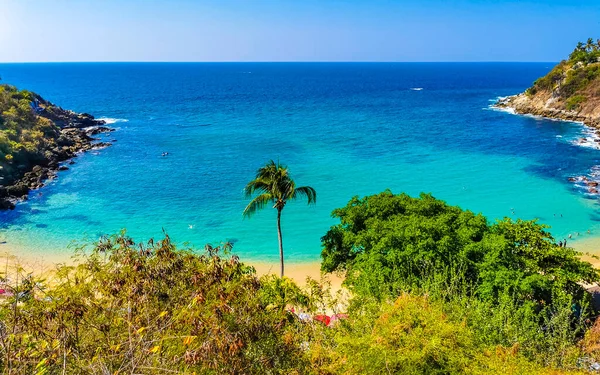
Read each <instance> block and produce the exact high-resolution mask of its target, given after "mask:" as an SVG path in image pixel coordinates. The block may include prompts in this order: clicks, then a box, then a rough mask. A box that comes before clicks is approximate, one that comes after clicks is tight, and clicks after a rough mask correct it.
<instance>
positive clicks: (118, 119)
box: [96, 117, 129, 125]
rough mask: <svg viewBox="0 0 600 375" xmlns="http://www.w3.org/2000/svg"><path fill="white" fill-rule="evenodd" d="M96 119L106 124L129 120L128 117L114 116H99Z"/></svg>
mask: <svg viewBox="0 0 600 375" xmlns="http://www.w3.org/2000/svg"><path fill="white" fill-rule="evenodd" d="M96 120H102V121H104V122H105V123H106V125H110V124H115V123H117V122H128V121H129V120H127V119H126V118H113V117H99V118H97V119H96Z"/></svg>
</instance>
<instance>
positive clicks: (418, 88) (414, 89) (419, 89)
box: [410, 87, 423, 91]
mask: <svg viewBox="0 0 600 375" xmlns="http://www.w3.org/2000/svg"><path fill="white" fill-rule="evenodd" d="M410 89H411V90H413V91H421V90H423V88H422V87H411V88H410Z"/></svg>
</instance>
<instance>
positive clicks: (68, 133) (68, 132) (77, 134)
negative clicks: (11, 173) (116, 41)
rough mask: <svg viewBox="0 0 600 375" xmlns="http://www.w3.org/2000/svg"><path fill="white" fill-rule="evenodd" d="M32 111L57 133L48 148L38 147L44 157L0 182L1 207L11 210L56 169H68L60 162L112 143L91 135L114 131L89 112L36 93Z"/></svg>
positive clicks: (55, 174)
mask: <svg viewBox="0 0 600 375" xmlns="http://www.w3.org/2000/svg"><path fill="white" fill-rule="evenodd" d="M32 111H34V112H35V113H36V116H40V117H44V118H47V119H49V120H50V121H52V122H53V123H54V124H55V125H56V126H58V128H59V129H60V135H59V136H58V138H56V139H54V142H52V144H53V146H52V147H51V148H48V149H44V150H40V153H42V154H43V160H41V161H40V162H39V163H37V164H36V165H33V166H30V167H28V168H27V169H24V170H22V171H21V177H20V178H18V179H17V180H15V181H12V182H11V183H10V184H9V185H8V186H3V185H0V209H13V208H14V207H15V204H16V203H17V202H18V201H21V200H26V199H27V197H28V194H29V192H30V191H31V190H33V189H38V188H40V187H42V186H44V184H45V183H46V182H47V181H49V180H52V179H54V178H55V177H56V176H57V173H58V171H64V170H68V169H69V168H68V167H66V166H64V165H62V164H63V163H64V162H68V163H69V164H73V161H70V159H72V158H74V157H75V156H77V154H79V153H81V152H84V151H88V150H92V149H101V148H105V147H108V146H110V145H111V143H108V142H98V140H97V139H95V138H93V137H92V136H94V135H97V134H100V133H107V132H111V131H113V130H114V129H111V128H109V127H106V126H105V124H106V123H105V122H104V121H102V120H97V119H95V118H94V117H93V116H92V115H89V114H87V113H76V112H73V111H69V110H64V109H62V108H60V107H58V106H55V105H54V104H52V103H50V102H48V101H45V100H44V99H43V98H41V97H40V96H38V95H36V96H35V102H34V103H33V104H32Z"/></svg>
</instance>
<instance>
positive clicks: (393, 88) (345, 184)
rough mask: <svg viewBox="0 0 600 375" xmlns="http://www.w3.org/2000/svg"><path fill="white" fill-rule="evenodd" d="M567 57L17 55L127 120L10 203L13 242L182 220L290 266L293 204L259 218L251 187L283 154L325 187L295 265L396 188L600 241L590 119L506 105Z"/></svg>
mask: <svg viewBox="0 0 600 375" xmlns="http://www.w3.org/2000/svg"><path fill="white" fill-rule="evenodd" d="M553 65H554V63H61V64H0V76H1V77H2V82H4V83H9V84H12V85H15V86H17V87H19V88H22V89H28V90H32V91H35V92H37V93H39V94H41V95H42V96H43V97H44V98H46V99H48V100H50V101H52V102H54V103H55V104H57V105H60V106H62V107H63V108H67V109H72V110H75V111H78V112H87V113H90V114H92V115H94V116H96V117H97V118H103V119H106V120H107V122H108V123H109V124H110V126H112V127H115V128H116V129H117V130H116V131H115V132H114V133H112V134H110V135H109V136H108V139H115V140H116V142H115V143H114V145H113V146H111V147H109V148H106V149H103V150H99V151H94V152H89V153H86V154H83V155H81V156H80V157H78V158H77V159H76V160H75V161H76V163H75V164H74V165H70V166H69V167H70V169H69V170H68V171H64V172H59V176H58V178H57V179H55V180H53V181H52V182H50V183H49V184H48V185H47V186H46V187H44V188H42V189H41V190H38V191H33V192H32V193H31V194H30V199H29V201H27V202H23V203H21V204H19V205H18V206H17V208H16V209H15V210H14V211H6V212H0V241H2V242H6V244H5V246H8V247H10V249H16V251H17V252H18V253H19V254H22V255H33V256H39V257H45V256H50V255H53V256H57V255H58V256H65V257H67V256H68V255H70V254H71V253H72V252H73V249H74V248H75V247H77V246H79V245H81V244H91V243H93V241H95V240H97V239H98V238H99V237H100V236H102V235H105V234H115V233H118V232H119V231H121V230H123V229H126V230H127V233H128V235H130V236H132V237H133V238H134V239H135V240H136V241H147V240H148V239H150V238H155V239H158V238H160V237H161V236H162V233H163V231H164V232H166V233H168V234H169V235H170V236H171V238H172V239H173V240H174V241H175V242H177V243H178V244H180V245H181V246H191V247H194V248H196V249H199V250H201V249H203V247H204V245H205V244H206V243H211V244H215V245H217V244H219V243H222V242H225V241H231V242H233V243H234V248H233V250H234V252H235V253H237V254H238V255H240V257H241V258H242V260H247V261H255V262H263V261H265V262H273V261H276V260H277V259H278V250H277V232H276V220H275V219H276V212H275V210H274V209H271V208H270V207H268V208H265V210H263V211H262V212H259V213H258V214H256V215H255V216H254V217H252V218H250V219H242V211H243V209H244V207H245V206H246V204H247V202H248V201H247V200H246V199H245V198H244V196H243V193H242V189H243V187H244V186H245V184H246V183H247V182H248V181H249V180H250V179H252V178H253V176H254V174H255V171H256V169H257V168H259V167H260V166H261V165H263V164H264V163H266V162H267V161H268V160H270V159H274V160H276V161H277V160H279V161H281V162H282V163H284V164H287V165H288V166H289V168H290V171H291V173H292V176H293V178H295V180H296V182H297V184H298V185H310V186H312V187H314V188H315V189H316V191H317V194H318V199H317V204H316V205H315V206H307V205H306V203H305V202H303V201H298V202H293V203H290V204H288V205H287V206H286V208H285V210H284V211H283V215H282V228H283V241H284V247H285V251H286V259H287V261H288V262H292V263H294V262H295V263H303V262H315V261H318V260H319V257H320V252H321V247H320V238H321V236H323V235H324V234H325V232H326V231H327V230H328V228H329V227H330V226H331V225H333V224H335V223H336V221H335V220H334V219H332V218H331V212H332V210H333V209H335V208H337V207H342V206H344V205H345V204H346V203H347V202H348V200H349V199H350V198H351V197H353V196H355V195H358V196H364V195H368V194H375V193H378V192H381V191H383V190H385V189H391V190H392V191H393V192H394V193H401V192H406V193H408V194H411V195H417V194H419V193H420V192H429V193H432V194H433V195H434V196H435V197H437V198H439V199H442V200H445V201H446V202H448V203H449V204H452V205H459V206H460V207H462V208H465V209H469V210H472V211H474V212H481V213H483V214H484V215H486V216H487V217H488V218H489V219H490V221H493V220H495V219H497V218H502V217H506V216H508V217H512V218H516V217H519V218H523V219H533V218H539V220H540V221H541V222H543V223H546V224H548V225H550V226H551V229H550V231H551V233H552V234H553V235H554V236H555V237H556V238H557V240H559V239H563V238H567V237H568V235H569V234H571V235H572V236H573V240H574V241H578V240H583V239H588V240H589V239H590V238H592V237H600V207H599V206H598V199H597V197H595V196H591V195H588V194H587V193H586V190H585V189H582V188H581V187H578V186H576V185H574V184H573V183H572V182H569V181H568V178H569V177H573V176H579V175H584V174H589V173H590V171H592V170H594V167H595V166H596V165H598V164H600V162H599V159H600V151H599V150H598V149H596V148H595V147H592V146H593V144H594V142H588V143H587V144H586V145H587V147H582V146H581V145H578V144H577V140H578V139H580V138H582V137H589V130H586V129H585V128H584V127H583V126H582V125H580V124H576V123H569V122H560V121H550V120H543V119H539V118H533V117H527V116H517V115H514V114H510V113H506V112H502V111H497V110H493V109H491V108H490V105H491V104H492V103H493V102H494V101H495V100H496V99H497V98H498V97H501V96H507V95H512V94H516V93H519V92H522V91H523V90H524V89H525V88H527V87H528V86H530V84H531V83H532V82H533V81H534V80H535V79H536V78H538V77H540V76H542V75H544V74H546V73H547V72H548V71H549V70H550V69H551V68H552V66H553ZM163 152H168V155H167V156H165V157H163V156H161V155H162V153H163ZM588 230H589V233H588ZM578 233H579V234H578ZM2 246H3V245H0V250H1V249H2ZM88 246H89V245H88Z"/></svg>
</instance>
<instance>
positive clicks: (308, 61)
mask: <svg viewBox="0 0 600 375" xmlns="http://www.w3.org/2000/svg"><path fill="white" fill-rule="evenodd" d="M558 62H560V60H559V61H542V60H534V61H503V60H477V61H370V60H363V61H343V60H340V61H336V60H295V61H292V60H289V61H266V60H264V61H262V60H256V61H254V60H250V61H193V60H189V61H187V60H186V61H168V60H154V61H138V60H110V61H92V60H90V61H87V60H86V61H0V64H486V63H488V64H489V63H506V64H516V63H519V64H523V63H531V64H533V63H554V64H555V63H558Z"/></svg>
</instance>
